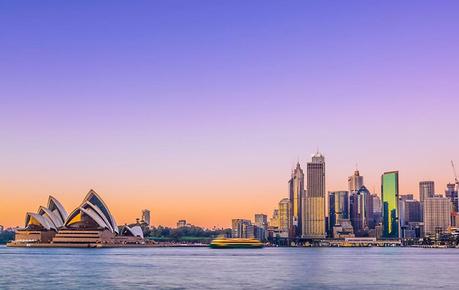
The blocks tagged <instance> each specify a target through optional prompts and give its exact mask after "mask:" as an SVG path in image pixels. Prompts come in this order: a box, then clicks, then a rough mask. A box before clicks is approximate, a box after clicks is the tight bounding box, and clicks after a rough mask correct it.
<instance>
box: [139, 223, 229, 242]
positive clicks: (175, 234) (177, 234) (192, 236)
mask: <svg viewBox="0 0 459 290" xmlns="http://www.w3.org/2000/svg"><path fill="white" fill-rule="evenodd" d="M144 235H145V237H147V238H151V239H154V240H161V239H162V240H171V241H183V240H199V241H207V240H211V239H213V238H215V237H217V236H219V235H225V236H229V235H231V229H213V230H209V229H203V228H201V227H197V226H187V227H180V228H169V227H163V226H158V227H153V228H145V229H144Z"/></svg>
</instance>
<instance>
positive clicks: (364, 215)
mask: <svg viewBox="0 0 459 290" xmlns="http://www.w3.org/2000/svg"><path fill="white" fill-rule="evenodd" d="M350 218H351V223H352V227H353V228H354V233H355V235H356V236H366V235H368V232H369V230H370V229H374V227H375V224H374V219H373V196H372V195H371V193H370V191H368V189H367V188H366V187H365V186H362V187H361V188H359V189H358V190H357V191H356V192H353V193H352V194H351V196H350Z"/></svg>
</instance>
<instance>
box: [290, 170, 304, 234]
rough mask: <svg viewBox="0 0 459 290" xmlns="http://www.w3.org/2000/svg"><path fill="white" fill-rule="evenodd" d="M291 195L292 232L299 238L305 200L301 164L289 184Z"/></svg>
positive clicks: (293, 173) (294, 171)
mask: <svg viewBox="0 0 459 290" xmlns="http://www.w3.org/2000/svg"><path fill="white" fill-rule="evenodd" d="M288 184H289V195H290V202H291V220H292V221H291V222H290V224H291V226H292V229H291V232H292V234H293V235H294V236H295V237H297V236H300V235H301V229H302V220H303V218H302V216H301V215H302V213H303V211H302V206H303V202H302V201H303V199H304V172H303V169H301V166H300V163H299V162H298V163H297V164H296V168H295V169H294V170H293V172H292V176H291V178H290V180H289V182H288Z"/></svg>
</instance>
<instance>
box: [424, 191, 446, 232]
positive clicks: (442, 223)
mask: <svg viewBox="0 0 459 290" xmlns="http://www.w3.org/2000/svg"><path fill="white" fill-rule="evenodd" d="M451 207H452V205H451V201H450V200H449V198H447V197H429V198H426V199H425V200H424V207H423V208H424V233H425V236H431V235H435V234H437V233H442V232H446V231H447V230H448V227H449V226H451V219H450V216H451Z"/></svg>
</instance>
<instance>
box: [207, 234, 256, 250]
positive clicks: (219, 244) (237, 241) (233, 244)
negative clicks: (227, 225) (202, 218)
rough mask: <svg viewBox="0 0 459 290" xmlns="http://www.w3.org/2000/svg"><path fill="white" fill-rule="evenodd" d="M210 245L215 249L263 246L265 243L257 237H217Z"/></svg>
mask: <svg viewBox="0 0 459 290" xmlns="http://www.w3.org/2000/svg"><path fill="white" fill-rule="evenodd" d="M209 247H211V248H214V249H236V248H251V249H254V248H263V247H264V244H263V243H262V242H260V241H259V240H257V239H242V238H224V237H222V238H216V239H215V240H213V241H212V242H211V243H210V245H209Z"/></svg>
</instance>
